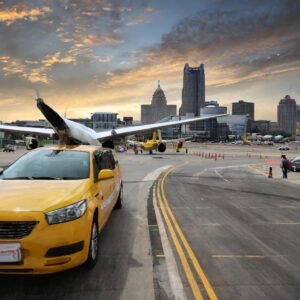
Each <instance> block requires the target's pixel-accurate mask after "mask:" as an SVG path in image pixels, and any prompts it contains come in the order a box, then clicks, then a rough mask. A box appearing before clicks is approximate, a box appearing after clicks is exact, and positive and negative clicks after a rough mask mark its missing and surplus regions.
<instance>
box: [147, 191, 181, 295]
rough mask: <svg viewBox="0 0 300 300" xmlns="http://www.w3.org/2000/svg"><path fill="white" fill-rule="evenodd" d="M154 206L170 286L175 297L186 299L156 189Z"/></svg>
mask: <svg viewBox="0 0 300 300" xmlns="http://www.w3.org/2000/svg"><path fill="white" fill-rule="evenodd" d="M153 207H154V210H155V215H156V221H157V225H158V229H159V232H160V239H161V243H162V247H163V250H164V253H165V256H166V263H167V270H168V275H169V280H170V286H171V289H172V292H173V293H174V296H175V299H177V300H185V299H186V295H185V291H184V288H183V285H182V281H181V278H180V275H179V272H178V268H177V264H176V260H175V257H174V254H173V251H172V249H171V245H170V241H169V239H168V236H167V233H166V229H165V225H164V223H163V220H162V216H161V213H160V210H159V208H158V206H157V198H156V193H155V189H154V190H153Z"/></svg>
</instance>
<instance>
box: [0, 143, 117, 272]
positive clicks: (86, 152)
mask: <svg viewBox="0 0 300 300" xmlns="http://www.w3.org/2000/svg"><path fill="white" fill-rule="evenodd" d="M0 200H1V209H0V220H1V221H0V273H1V274H2V273H7V272H10V273H19V274H20V273H25V272H26V274H42V273H54V272H58V271H63V270H66V269H70V268H73V267H75V266H78V265H80V264H82V263H86V264H87V266H89V267H93V266H95V265H96V263H97V259H98V251H99V233H100V231H101V230H102V229H103V228H104V225H105V224H106V223H107V221H108V219H109V216H110V214H111V212H112V210H113V209H114V208H115V209H119V208H121V207H122V180H121V171H120V166H119V164H118V161H117V160H115V158H114V153H113V152H112V151H111V150H110V149H104V148H100V147H97V146H84V145H82V146H60V145H59V146H55V147H51V148H38V149H36V150H33V151H30V152H28V153H27V154H25V155H24V156H22V157H21V158H20V159H18V160H17V161H16V162H14V163H13V164H12V165H10V166H9V167H8V168H7V169H5V170H4V171H2V173H1V174H0Z"/></svg>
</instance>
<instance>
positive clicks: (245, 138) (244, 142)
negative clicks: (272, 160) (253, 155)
mask: <svg viewBox="0 0 300 300" xmlns="http://www.w3.org/2000/svg"><path fill="white" fill-rule="evenodd" d="M243 144H244V145H251V142H250V141H248V139H247V133H246V131H245V132H244V134H243Z"/></svg>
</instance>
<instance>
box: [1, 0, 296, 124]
mask: <svg viewBox="0 0 300 300" xmlns="http://www.w3.org/2000/svg"><path fill="white" fill-rule="evenodd" d="M299 13H300V3H297V2H296V1H290V0H285V1H280V0H275V1H271V0H269V1H268V0H265V1H258V0H253V1H251V3H250V2H249V1H235V0H231V1H221V0H216V1H208V0H206V1H201V3H198V2H197V3H196V1H191V0H189V1H176V3H174V2H173V1H172V2H171V1H164V2H163V3H161V1H160V2H159V1H130V2H127V1H114V2H113V3H112V2H109V1H106V0H105V1H104V0H102V1H88V0H83V1H76V0H61V1H51V0H42V1H39V2H38V3H37V2H36V1H29V0H28V1H9V2H8V1H0V38H1V41H2V42H1V45H0V70H1V73H0V120H2V121H12V120H16V119H39V118H41V116H40V114H39V113H38V112H37V111H36V110H35V103H34V101H33V99H34V97H35V93H34V88H38V89H39V90H40V93H41V96H42V97H43V98H45V101H47V103H49V104H51V106H53V107H55V108H56V109H57V110H58V111H59V112H60V113H61V114H63V113H64V112H67V115H68V116H69V117H87V116H88V117H89V116H90V113H91V112H93V111H115V112H118V113H119V116H121V117H122V116H125V115H132V116H134V118H135V119H140V105H141V104H142V103H147V102H148V101H149V99H150V97H151V95H152V93H153V90H154V89H155V87H156V84H157V80H161V83H162V84H163V86H164V92H165V94H166V96H167V98H168V103H169V104H176V105H177V107H180V105H181V90H182V86H183V85H182V80H183V78H182V68H183V66H184V65H185V64H186V63H188V64H189V65H190V66H197V65H199V64H200V63H204V65H205V77H206V99H207V100H209V99H216V100H218V102H219V103H220V104H221V105H226V106H229V105H231V103H232V102H236V101H238V100H241V99H243V100H245V101H247V102H253V103H255V116H256V119H270V120H272V121H275V120H276V115H277V104H278V102H279V101H280V99H282V97H284V96H285V95H287V94H288V95H290V96H291V97H292V98H294V99H296V102H297V103H298V104H299V94H300V87H299V84H298V78H299V75H300V55H299V53H300V52H299V47H300V33H299V30H297V28H299V25H300V20H299V17H298V15H299Z"/></svg>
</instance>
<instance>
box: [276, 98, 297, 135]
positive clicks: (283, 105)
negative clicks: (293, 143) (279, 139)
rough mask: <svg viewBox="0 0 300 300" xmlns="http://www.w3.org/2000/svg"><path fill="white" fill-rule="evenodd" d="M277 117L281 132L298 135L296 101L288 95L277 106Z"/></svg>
mask: <svg viewBox="0 0 300 300" xmlns="http://www.w3.org/2000/svg"><path fill="white" fill-rule="evenodd" d="M277 117H278V123H279V128H280V129H281V130H283V131H286V132H288V133H290V134H291V135H295V134H296V127H297V110H296V101H295V99H292V98H291V97H290V96H289V95H286V96H285V97H284V98H283V99H281V100H280V101H279V104H278V106H277Z"/></svg>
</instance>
